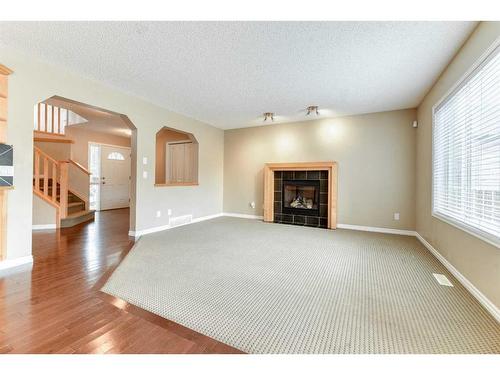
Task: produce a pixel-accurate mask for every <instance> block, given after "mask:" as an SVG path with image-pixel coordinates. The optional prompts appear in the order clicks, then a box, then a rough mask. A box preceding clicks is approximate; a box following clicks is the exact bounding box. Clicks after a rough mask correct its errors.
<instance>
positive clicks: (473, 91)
mask: <svg viewBox="0 0 500 375" xmlns="http://www.w3.org/2000/svg"><path fill="white" fill-rule="evenodd" d="M499 52H500V46H498V45H497V47H496V48H495V49H494V50H493V51H492V52H491V53H489V54H488V55H487V57H485V58H484V60H483V61H481V62H480V64H479V65H478V66H477V68H475V69H474V70H473V71H472V72H471V73H470V74H469V75H467V76H466V78H465V79H464V80H463V81H462V82H460V83H459V84H458V86H457V87H456V88H455V89H454V90H453V91H452V92H451V93H450V94H448V95H447V96H446V97H445V98H444V99H443V100H442V101H441V102H440V103H439V104H437V105H436V106H435V108H434V113H433V116H434V117H433V120H434V124H433V202H432V203H433V215H434V216H436V217H438V218H441V219H443V220H445V221H448V222H451V224H454V225H456V226H458V227H460V228H462V229H464V230H466V231H468V232H471V233H472V234H475V235H476V236H479V237H481V238H483V239H485V240H487V241H488V242H490V243H493V244H494V245H496V246H500V53H499Z"/></svg>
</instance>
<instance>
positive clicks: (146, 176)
mask: <svg viewBox="0 0 500 375" xmlns="http://www.w3.org/2000/svg"><path fill="white" fill-rule="evenodd" d="M142 178H144V179H146V178H148V171H142Z"/></svg>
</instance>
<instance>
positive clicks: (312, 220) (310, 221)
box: [306, 216, 319, 227]
mask: <svg viewBox="0 0 500 375" xmlns="http://www.w3.org/2000/svg"><path fill="white" fill-rule="evenodd" d="M306 225H310V226H312V227H317V226H318V225H319V217H314V216H307V217H306Z"/></svg>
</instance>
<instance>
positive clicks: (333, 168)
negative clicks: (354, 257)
mask: <svg viewBox="0 0 500 375" xmlns="http://www.w3.org/2000/svg"><path fill="white" fill-rule="evenodd" d="M274 171H328V228H329V229H336V228H337V162H335V161H320V162H304V163H266V164H265V166H264V221H267V222H272V221H274Z"/></svg>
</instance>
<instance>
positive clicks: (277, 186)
mask: <svg viewBox="0 0 500 375" xmlns="http://www.w3.org/2000/svg"><path fill="white" fill-rule="evenodd" d="M282 183H283V180H274V191H281V186H282V185H281V184H282Z"/></svg>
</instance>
